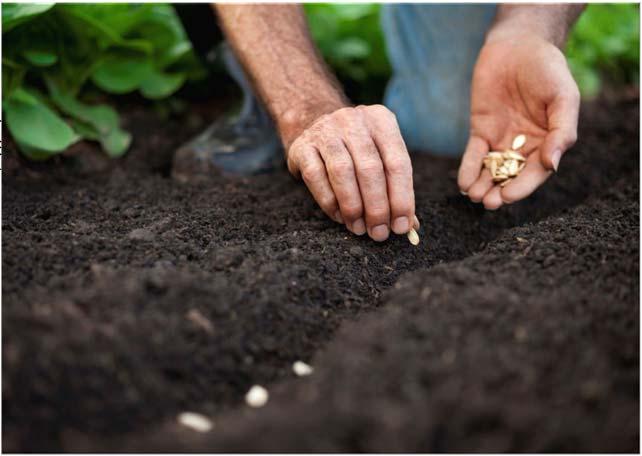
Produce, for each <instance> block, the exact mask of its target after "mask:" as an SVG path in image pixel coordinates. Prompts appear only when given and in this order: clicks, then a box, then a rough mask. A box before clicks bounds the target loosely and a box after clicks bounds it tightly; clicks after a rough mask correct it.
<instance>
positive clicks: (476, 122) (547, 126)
mask: <svg viewBox="0 0 642 456" xmlns="http://www.w3.org/2000/svg"><path fill="white" fill-rule="evenodd" d="M579 104H580V95H579V91H578V89H577V85H576V84H575V81H574V80H573V77H572V76H571V74H570V72H569V69H568V66H567V64H566V59H565V58H564V55H563V54H562V52H561V51H560V50H559V49H558V48H557V47H556V46H554V45H553V44H551V43H550V42H548V41H546V40H544V39H542V38H539V37H533V36H531V37H524V36H518V37H512V38H507V37H502V39H501V40H497V41H490V42H487V44H486V45H485V46H484V47H483V49H482V50H481V52H480V55H479V58H478V60H477V64H476V66H475V71H474V74H473V82H472V101H471V129H470V138H469V141H468V145H467V147H466V152H465V153H464V157H463V159H462V163H461V166H460V168H459V177H458V184H459V188H460V190H461V191H462V192H463V193H465V194H466V193H467V194H468V197H469V198H470V199H471V200H472V201H474V202H483V204H484V207H486V209H498V208H499V207H500V206H502V204H509V203H513V202H515V201H518V200H521V199H523V198H526V197H527V196H529V195H530V194H531V193H533V192H534V191H535V190H536V189H537V188H538V187H539V186H540V185H542V184H543V183H544V181H546V179H548V177H549V176H550V174H551V173H552V172H553V171H557V167H558V166H559V161H560V159H561V157H562V155H563V154H564V152H565V151H566V150H567V149H568V148H569V147H571V146H572V145H573V144H574V143H575V141H576V139H577V119H578V113H579ZM519 134H524V135H526V145H525V146H524V147H523V148H522V149H521V150H520V152H521V153H522V154H523V155H525V156H526V157H527V159H526V166H525V168H524V169H523V170H522V172H521V173H520V175H519V176H518V177H517V178H515V179H513V181H511V182H510V183H509V184H507V185H506V186H505V187H500V186H499V185H494V183H493V180H492V178H491V175H490V172H489V171H488V170H487V169H482V161H483V158H484V156H485V155H486V153H487V152H489V151H491V150H499V151H502V150H506V149H509V148H510V147H511V143H512V141H513V138H514V137H515V136H517V135H519Z"/></svg>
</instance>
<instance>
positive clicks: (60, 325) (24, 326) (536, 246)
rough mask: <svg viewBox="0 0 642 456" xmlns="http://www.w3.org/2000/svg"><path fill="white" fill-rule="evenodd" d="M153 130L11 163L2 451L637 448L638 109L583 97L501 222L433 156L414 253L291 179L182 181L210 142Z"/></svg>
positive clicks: (421, 169) (450, 165) (428, 160)
mask: <svg viewBox="0 0 642 456" xmlns="http://www.w3.org/2000/svg"><path fill="white" fill-rule="evenodd" d="M150 119H153V116H146V117H145V116H140V115H132V116H130V117H129V122H130V125H128V127H129V128H130V129H132V130H134V131H140V132H143V131H144V132H145V135H138V136H137V137H138V138H139V140H138V141H137V143H136V144H135V148H134V150H132V153H131V154H130V156H129V157H128V158H127V159H126V160H125V161H124V162H122V163H119V164H116V165H113V164H112V165H110V166H109V168H108V169H107V170H105V171H102V172H94V173H87V172H86V169H84V168H83V169H82V172H79V171H78V168H77V167H70V166H69V164H70V161H69V160H63V161H59V163H51V164H48V165H44V166H43V165H38V166H31V167H24V166H19V167H15V168H12V172H11V174H10V175H9V176H5V179H4V181H3V194H4V198H3V209H4V210H3V238H4V239H3V241H4V242H3V246H2V249H3V258H2V261H3V284H2V287H3V289H2V297H3V304H4V305H3V367H4V369H3V409H4V412H3V413H4V415H3V418H4V419H3V444H4V449H5V450H7V451H74V450H87V449H89V450H94V451H95V450H104V451H109V450H110V451H122V450H145V451H153V450H156V451H169V450H172V451H191V450H209V451H235V450H247V451H343V452H351V451H400V452H401V451H473V450H484V451H504V450H513V451H571V450H584V451H627V452H633V451H636V450H637V444H638V406H639V397H638V384H639V378H638V370H639V368H638V366H639V353H638V341H639V314H638V302H637V299H638V291H639V282H638V271H639V243H638V239H639V223H638V221H639V219H638V215H639V206H638V199H639V185H638V180H639V176H638V168H639V156H638V151H639V144H638V137H639V134H638V122H639V120H638V119H639V111H638V101H637V100H635V101H630V102H621V103H619V104H608V103H606V102H602V103H601V104H598V105H587V106H585V110H584V113H583V121H582V128H581V132H580V138H581V139H580V142H579V143H578V145H577V146H576V147H575V148H574V150H572V151H571V152H569V153H568V154H567V156H565V158H564V159H563V161H562V164H561V168H560V172H559V174H558V175H556V176H554V177H553V178H551V179H550V182H549V183H548V184H547V185H546V186H545V187H544V188H543V189H541V190H540V191H538V192H537V193H536V194H535V195H533V197H531V198H529V199H528V200H527V201H524V202H522V203H519V204H516V205H514V206H512V207H509V208H506V209H502V210H500V211H498V212H495V213H492V212H487V211H484V210H483V209H482V208H480V207H479V206H478V205H474V204H472V203H470V202H468V201H466V199H465V198H464V197H462V196H461V195H459V194H458V191H457V187H456V185H455V179H456V169H457V165H458V161H457V160H449V159H438V158H434V157H431V156H426V155H416V156H415V157H414V158H413V164H414V169H415V182H416V192H417V194H416V199H417V209H418V215H419V218H420V220H421V222H422V228H421V230H420V232H419V234H420V236H421V239H422V242H421V243H420V245H419V246H418V247H413V246H412V245H410V244H409V243H408V240H407V239H406V237H405V236H395V237H393V238H391V239H390V240H389V241H388V242H386V243H383V244H377V243H374V242H372V241H369V240H368V239H366V238H359V237H355V236H352V235H350V234H349V233H347V232H346V231H345V230H344V229H343V228H342V227H340V226H339V225H337V224H334V223H333V222H331V221H329V220H328V219H327V218H326V217H325V216H324V215H323V214H322V213H321V211H320V210H319V209H318V208H317V207H316V206H315V204H314V202H313V201H312V199H311V198H310V196H309V195H308V194H307V191H306V190H305V188H304V187H303V186H302V185H301V184H300V183H297V182H295V181H294V180H293V179H291V178H290V177H289V176H288V175H287V173H286V172H285V171H284V170H283V171H280V172H277V173H273V174H270V175H263V176H257V177H253V178H244V179H238V178H236V179H234V178H216V179H214V180H212V181H211V182H199V183H194V184H179V183H176V182H174V181H172V180H171V179H169V178H168V177H167V176H168V163H169V160H170V159H171V151H172V150H173V149H174V148H175V147H176V146H177V145H178V144H180V142H181V141H183V140H185V139H187V136H188V135H189V134H191V133H192V132H190V131H182V130H181V129H180V128H176V127H175V126H172V125H171V124H170V125H167V124H165V123H163V122H158V121H157V122H156V123H155V124H151V125H150V123H153V120H150ZM150 138H153V144H150V142H151V141H152V139H150ZM155 150H157V151H158V156H156V157H155V158H154V159H152V160H151V163H152V164H151V165H149V166H147V165H146V163H149V162H150V157H152V155H151V154H152V152H153V151H155ZM413 271H414V272H413ZM340 327H341V329H339V328H340ZM298 359H302V360H304V361H306V362H310V363H311V364H313V365H314V367H315V372H314V374H313V375H312V376H311V377H307V378H304V379H301V378H295V376H294V374H293V373H292V371H291V364H292V362H294V361H295V360H298ZM253 384H262V385H265V386H267V387H268V388H269V389H270V390H271V400H270V402H269V403H268V405H267V406H266V407H265V408H262V409H259V410H248V409H247V408H246V407H245V406H244V404H243V395H244V394H245V392H246V391H247V390H248V389H249V387H250V386H251V385H253ZM184 411H193V412H199V413H202V414H205V415H207V416H210V417H212V418H213V420H214V422H215V426H214V429H213V430H212V431H210V432H209V433H207V434H198V433H196V432H194V431H191V430H189V429H186V428H181V427H180V426H179V424H178V423H177V421H176V416H177V415H178V414H179V413H181V412H184ZM34 429H37V430H38V438H34Z"/></svg>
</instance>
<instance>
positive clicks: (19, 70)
mask: <svg viewBox="0 0 642 456" xmlns="http://www.w3.org/2000/svg"><path fill="white" fill-rule="evenodd" d="M2 29H3V30H2V34H3V43H4V46H3V58H2V70H3V76H2V88H3V99H2V109H3V111H4V113H5V119H6V124H7V127H8V129H9V131H10V132H11V135H12V136H13V138H14V140H15V141H16V143H17V144H18V146H19V147H20V149H21V150H22V152H23V153H25V154H26V155H27V156H28V157H30V158H32V159H42V158H47V157H49V156H51V155H54V154H57V153H60V152H62V151H64V150H65V149H66V148H67V147H68V146H70V145H71V144H73V143H75V142H76V141H78V140H80V139H90V140H95V141H99V142H100V144H101V146H102V148H103V149H104V150H105V151H106V152H107V153H108V154H109V155H111V156H119V155H121V154H123V153H124V152H125V151H126V150H127V148H128V147H129V144H130V142H131V135H130V134H129V133H127V132H125V131H123V130H122V129H121V128H120V127H119V117H118V114H117V112H116V111H115V110H114V109H113V108H112V107H110V106H108V105H106V104H88V103H87V100H88V99H89V98H91V97H90V95H92V93H93V95H94V97H93V98H97V97H96V95H98V97H100V93H101V92H106V93H109V94H124V93H128V92H133V91H138V92H140V93H141V94H142V95H143V96H144V97H146V98H149V99H161V98H164V97H167V96H169V95H171V94H172V93H174V92H175V91H176V90H178V89H179V88H180V87H181V86H182V85H183V83H184V82H185V81H186V80H187V79H190V78H197V77H199V76H201V75H202V73H203V70H202V68H201V67H200V66H199V64H198V63H197V61H196V59H195V58H194V55H193V53H192V48H191V44H190V42H189V41H188V39H187V37H186V35H185V32H184V30H183V29H182V26H181V24H180V21H179V20H178V18H177V17H176V15H175V13H174V11H173V9H172V7H171V6H169V5H165V4H141V5H134V4H11V3H5V4H3V5H2Z"/></svg>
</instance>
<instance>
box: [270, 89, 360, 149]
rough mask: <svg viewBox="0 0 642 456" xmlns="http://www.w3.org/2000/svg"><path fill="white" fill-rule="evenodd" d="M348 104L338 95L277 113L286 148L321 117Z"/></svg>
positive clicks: (279, 128) (278, 124)
mask: <svg viewBox="0 0 642 456" xmlns="http://www.w3.org/2000/svg"><path fill="white" fill-rule="evenodd" d="M347 106H350V103H349V102H348V100H346V99H345V98H343V97H341V96H338V95H337V96H336V97H331V98H328V99H325V100H317V101H308V102H306V103H304V104H300V105H295V106H290V107H288V108H287V109H285V110H284V111H283V112H281V113H278V114H276V115H275V121H276V126H277V129H278V131H279V135H280V137H281V141H282V142H283V146H284V147H285V150H286V151H287V150H288V149H289V148H290V146H291V145H292V143H293V142H294V141H295V140H296V138H298V137H299V136H300V135H301V133H303V132H304V131H305V130H306V129H307V128H308V127H309V126H310V125H312V124H313V123H314V122H315V121H316V120H317V119H318V118H319V117H321V116H324V115H326V114H330V113H333V112H335V111H337V110H338V109H341V108H345V107H347Z"/></svg>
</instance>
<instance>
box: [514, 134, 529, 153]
mask: <svg viewBox="0 0 642 456" xmlns="http://www.w3.org/2000/svg"><path fill="white" fill-rule="evenodd" d="M524 144H526V136H525V135H517V136H515V139H513V150H518V149H521V148H522V147H523V146H524Z"/></svg>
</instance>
